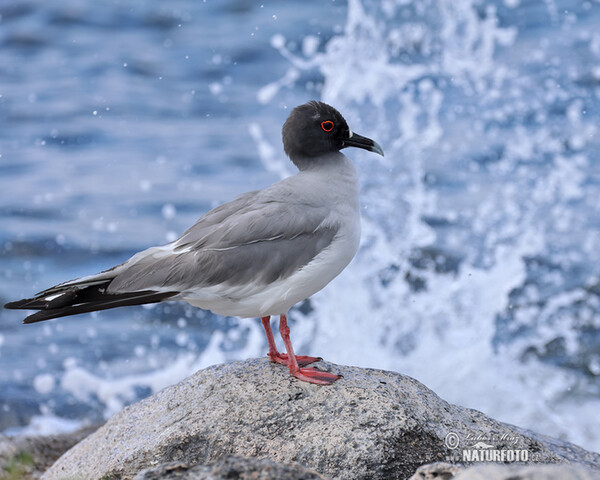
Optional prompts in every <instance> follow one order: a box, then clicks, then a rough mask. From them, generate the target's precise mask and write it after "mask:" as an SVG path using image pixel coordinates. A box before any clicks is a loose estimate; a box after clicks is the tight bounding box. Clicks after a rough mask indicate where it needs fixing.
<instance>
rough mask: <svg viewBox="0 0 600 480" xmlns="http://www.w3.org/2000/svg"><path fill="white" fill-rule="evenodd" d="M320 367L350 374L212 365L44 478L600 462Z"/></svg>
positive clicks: (377, 475)
mask: <svg viewBox="0 0 600 480" xmlns="http://www.w3.org/2000/svg"><path fill="white" fill-rule="evenodd" d="M320 367H321V368H325V369H327V370H332V371H335V372H336V373H341V374H343V375H344V378H343V379H341V380H339V381H338V382H336V383H335V384H334V385H331V386H326V387H321V386H316V385H310V384H307V383H303V382H300V381H298V380H296V379H294V378H292V377H290V376H289V374H288V372H287V369H286V368H285V367H282V366H280V365H275V364H271V363H269V362H268V361H267V360H266V359H258V360H248V361H244V362H234V363H230V364H226V365H217V366H214V367H210V368H207V369H205V370H201V371H199V372H197V373H196V374H194V375H192V376H191V377H189V378H187V379H186V380H184V381H182V382H180V383H179V384H177V385H173V386H171V387H168V388H166V389H164V390H162V391H161V392H158V393H157V394H155V395H153V396H152V397H149V398H147V399H145V400H142V401H141V402H139V403H137V404H134V405H131V406H129V407H127V408H126V409H124V410H123V411H122V412H120V413H118V414H117V415H115V416H114V417H113V418H112V419H111V420H109V421H108V422H107V423H106V424H105V425H104V426H103V427H102V428H100V429H99V430H98V431H97V432H96V433H94V434H92V435H91V436H89V437H88V438H86V439H85V440H83V441H82V442H81V443H79V444H78V445H76V446H75V447H74V448H72V449H71V450H69V451H68V452H67V453H65V454H64V455H63V456H62V457H61V458H60V459H59V460H58V461H57V462H56V463H55V464H54V465H53V466H52V467H51V468H50V469H49V470H48V471H47V472H46V473H45V474H44V476H43V478H44V479H47V480H58V479H64V478H65V477H66V478H69V477H78V478H86V479H89V480H92V479H100V478H103V477H107V478H123V479H131V478H133V477H135V475H136V474H137V473H138V472H140V471H141V470H143V469H145V468H149V467H153V466H157V465H159V464H162V463H165V462H172V461H179V462H184V463H186V464H188V465H196V464H200V465H204V464H208V463H211V462H214V461H216V460H218V459H219V458H220V457H222V456H224V455H240V456H246V457H260V458H265V457H266V458H270V459H272V460H274V461H276V462H279V463H292V462H297V463H300V464H302V465H306V466H308V467H309V468H312V469H314V470H315V471H317V472H319V474H321V475H324V476H326V477H329V478H332V479H344V480H351V479H364V478H371V479H386V480H393V479H402V478H408V477H410V476H411V475H412V474H413V473H414V472H415V470H416V469H417V468H418V467H419V466H420V465H423V464H426V463H432V462H436V461H444V460H448V459H450V460H451V461H452V462H456V461H459V462H460V461H464V459H463V458H461V455H463V451H466V452H467V453H469V452H471V454H472V452H474V451H475V452H476V453H477V454H478V455H481V452H482V451H483V450H486V451H488V452H491V453H493V452H492V450H494V451H497V452H505V453H506V452H508V451H509V450H510V452H509V453H513V454H514V452H515V451H517V452H527V456H528V461H535V462H543V463H561V462H573V463H581V464H583V465H587V466H589V467H592V468H596V469H600V455H598V454H594V453H591V452H586V451H585V450H583V449H581V448H579V447H576V446H574V445H569V444H566V443H564V442H559V441H553V442H550V443H548V442H544V440H543V439H542V438H541V437H540V438H538V437H535V438H534V437H533V436H530V435H528V434H524V433H522V431H520V430H519V429H517V428H516V427H512V426H511V425H507V424H503V423H500V422H497V421H495V420H493V419H491V418H489V417H486V416H485V415H483V414H482V413H480V412H478V411H476V410H470V409H466V408H462V407H457V406H454V405H451V404H449V403H447V402H445V401H443V400H442V399H440V398H439V397H438V396H437V395H436V394H435V393H434V392H432V391H431V390H429V389H428V388H427V387H425V386H423V385H422V384H421V383H419V382H417V381H416V380H414V379H412V378H410V377H407V376H404V375H400V374H397V373H393V372H384V371H379V370H371V369H362V368H356V367H346V366H340V365H332V364H329V363H324V362H322V363H320ZM483 445H486V446H485V447H484V446H483ZM450 447H451V448H450ZM467 460H468V459H467ZM471 460H473V459H471Z"/></svg>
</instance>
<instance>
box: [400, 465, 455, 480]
mask: <svg viewBox="0 0 600 480" xmlns="http://www.w3.org/2000/svg"><path fill="white" fill-rule="evenodd" d="M462 470H464V467H463V466H461V465H456V464H455V463H446V462H436V463H428V464H426V465H421V466H420V467H419V468H417V471H416V472H415V473H414V474H413V476H412V477H410V479H409V480H450V479H452V478H454V477H455V476H456V475H457V474H458V473H459V472H461V471H462Z"/></svg>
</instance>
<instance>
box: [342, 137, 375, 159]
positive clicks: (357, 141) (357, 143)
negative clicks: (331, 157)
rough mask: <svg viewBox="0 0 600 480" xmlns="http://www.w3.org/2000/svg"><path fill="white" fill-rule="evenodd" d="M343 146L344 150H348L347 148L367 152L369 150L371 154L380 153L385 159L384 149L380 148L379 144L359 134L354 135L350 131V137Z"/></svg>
mask: <svg viewBox="0 0 600 480" xmlns="http://www.w3.org/2000/svg"><path fill="white" fill-rule="evenodd" d="M343 145H344V146H343V147H342V148H346V147H358V148H364V149H365V150H368V151H369V152H375V153H378V154H379V155H381V156H382V157H383V149H382V148H381V147H380V146H379V144H378V143H377V142H375V141H373V140H371V139H370V138H367V137H363V136H362V135H359V134H358V133H354V132H352V131H350V136H349V137H348V138H347V139H346V140H344V143H343Z"/></svg>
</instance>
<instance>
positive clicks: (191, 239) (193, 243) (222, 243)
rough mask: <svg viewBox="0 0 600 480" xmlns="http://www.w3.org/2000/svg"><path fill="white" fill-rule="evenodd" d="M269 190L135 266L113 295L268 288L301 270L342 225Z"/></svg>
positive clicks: (209, 218)
mask: <svg viewBox="0 0 600 480" xmlns="http://www.w3.org/2000/svg"><path fill="white" fill-rule="evenodd" d="M264 192H265V191H263V192H250V193H247V194H245V195H243V196H241V197H239V198H237V199H236V200H234V201H233V202H229V203H227V204H224V205H221V206H220V207H217V208H216V209H214V210H212V211H210V212H209V213H207V214H206V215H205V216H204V217H202V218H201V219H200V220H199V221H198V222H196V224H195V225H194V226H193V227H191V228H190V229H189V230H187V231H186V232H185V233H184V234H183V235H182V236H181V237H180V238H179V239H178V240H177V241H175V242H174V243H173V247H174V253H175V255H168V256H162V257H160V256H152V255H147V256H145V257H143V258H141V259H139V260H138V261H136V262H133V263H132V264H131V265H128V266H127V268H125V269H124V270H123V271H122V272H120V273H119V274H118V275H117V276H116V278H115V279H114V280H113V281H112V282H111V284H110V286H109V291H111V292H119V291H131V290H140V289H146V288H161V289H164V288H171V287H175V288H177V289H179V290H185V289H186V288H193V287H206V286H211V285H217V284H220V283H228V284H230V285H243V284H246V283H249V282H256V283H262V284H268V283H271V282H274V281H276V280H278V279H282V278H285V277H287V276H289V275H291V274H292V273H294V272H295V271H297V270H299V269H301V268H302V267H303V266H305V265H307V264H308V263H309V262H310V261H311V260H312V259H313V258H314V257H315V256H316V255H318V254H319V253H320V252H321V251H322V250H323V249H325V248H327V246H329V244H330V243H331V242H332V240H333V238H334V237H335V235H336V233H337V231H338V228H339V226H337V225H325V224H324V220H325V219H326V217H327V215H328V210H327V209H326V208H324V207H317V206H312V205H307V204H298V203H287V202H285V201H283V202H282V201H281V197H279V201H278V202H274V201H272V200H271V198H270V196H269V195H264ZM261 194H262V195H261ZM178 252H179V253H178ZM257 266H258V267H257Z"/></svg>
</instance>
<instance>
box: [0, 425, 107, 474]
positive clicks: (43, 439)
mask: <svg viewBox="0 0 600 480" xmlns="http://www.w3.org/2000/svg"><path fill="white" fill-rule="evenodd" d="M98 427H99V426H98V425H96V426H92V427H86V428H82V429H80V430H77V431H75V432H72V433H64V434H60V435H47V436H22V437H6V436H4V435H0V479H3V478H5V477H6V478H20V479H37V478H40V477H41V475H42V473H43V472H44V471H45V470H47V469H48V468H49V467H50V466H51V465H52V464H53V463H54V462H55V461H56V460H57V459H58V457H60V456H61V455H62V454H63V453H65V452H66V451H67V450H68V449H70V448H71V447H72V446H73V445H75V444H77V443H78V442H80V441H81V440H82V439H84V438H85V437H87V436H88V435H89V434H91V433H92V432H94V431H96V430H97V429H98Z"/></svg>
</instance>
